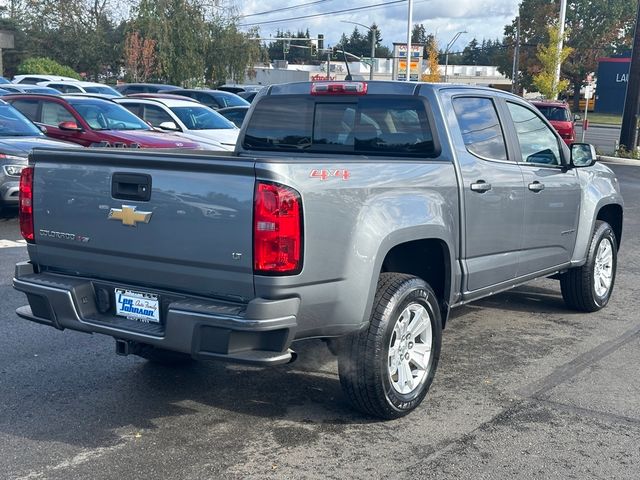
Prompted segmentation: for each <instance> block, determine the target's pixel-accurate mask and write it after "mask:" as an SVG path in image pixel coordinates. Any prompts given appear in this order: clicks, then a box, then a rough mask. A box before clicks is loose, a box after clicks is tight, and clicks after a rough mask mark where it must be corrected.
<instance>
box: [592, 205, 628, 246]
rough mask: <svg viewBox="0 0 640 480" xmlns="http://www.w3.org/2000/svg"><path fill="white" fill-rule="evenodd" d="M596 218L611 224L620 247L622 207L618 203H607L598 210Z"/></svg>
mask: <svg viewBox="0 0 640 480" xmlns="http://www.w3.org/2000/svg"><path fill="white" fill-rule="evenodd" d="M596 220H602V221H605V222H607V223H608V224H609V225H611V228H612V229H613V233H614V235H615V236H616V244H617V246H618V248H620V242H621V241H622V207H621V206H620V205H616V204H610V205H605V206H604V207H602V208H601V209H600V211H599V212H598V216H597V217H596Z"/></svg>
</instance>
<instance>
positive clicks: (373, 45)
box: [340, 20, 377, 80]
mask: <svg viewBox="0 0 640 480" xmlns="http://www.w3.org/2000/svg"><path fill="white" fill-rule="evenodd" d="M340 21H341V22H342V23H352V24H354V25H360V26H361V27H363V28H366V29H367V30H369V31H370V32H371V65H370V66H369V80H373V66H374V65H375V60H374V57H375V56H376V31H377V29H376V27H374V26H371V27H367V26H366V25H364V24H362V23H358V22H352V21H350V20H340Z"/></svg>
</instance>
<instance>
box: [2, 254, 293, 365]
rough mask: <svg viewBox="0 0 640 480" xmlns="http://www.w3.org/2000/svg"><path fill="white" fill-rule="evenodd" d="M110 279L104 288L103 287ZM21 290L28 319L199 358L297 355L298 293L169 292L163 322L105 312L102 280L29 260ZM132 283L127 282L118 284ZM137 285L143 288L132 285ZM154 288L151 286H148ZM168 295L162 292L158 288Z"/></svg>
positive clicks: (282, 359)
mask: <svg viewBox="0 0 640 480" xmlns="http://www.w3.org/2000/svg"><path fill="white" fill-rule="evenodd" d="M104 285H107V288H108V284H105V283H104V282H101V283H100V287H99V288H103V287H104ZM13 286H14V288H15V289H16V290H19V291H21V292H24V293H25V294H26V295H27V299H28V300H29V305H26V306H24V307H20V308H18V309H17V310H16V313H17V314H18V315H19V316H20V317H22V318H25V319H27V320H31V321H33V322H37V323H42V324H45V325H50V326H52V327H55V328H57V329H60V330H63V329H65V328H68V329H71V330H77V331H81V332H87V333H102V334H105V335H110V336H112V337H114V338H117V339H122V340H128V341H132V342H140V343H144V344H148V345H153V346H156V347H159V348H164V349H167V350H172V351H176V352H183V353H188V354H191V355H192V356H193V357H194V358H218V359H222V360H228V361H235V362H244V363H254V364H262V365H269V364H271V365H276V364H281V363H287V362H289V361H290V360H291V351H290V350H289V346H290V344H291V342H292V341H293V338H294V336H295V331H296V327H297V323H296V315H297V312H298V307H299V304H300V301H299V299H298V298H288V299H283V300H271V301H270V300H265V299H260V298H258V299H254V300H252V301H251V302H249V303H247V304H234V303H229V302H222V301H215V300H209V299H207V300H203V299H195V298H189V297H185V296H178V295H175V294H172V295H164V297H165V298H167V300H166V302H163V307H162V310H163V312H162V313H163V314H162V324H161V325H150V324H146V323H140V322H137V321H135V320H128V319H126V318H123V317H118V316H116V315H114V314H112V313H109V312H108V311H107V312H105V313H100V310H104V308H99V305H98V302H99V300H98V298H97V294H96V291H97V290H96V288H97V287H96V284H95V283H94V282H93V281H92V280H90V279H86V278H78V277H72V276H66V275H58V274H52V273H34V270H33V266H32V265H31V264H30V263H28V262H24V263H19V264H17V265H16V273H15V277H14V279H13ZM118 286H121V287H127V285H118ZM131 288H132V289H136V288H137V289H140V288H139V287H135V286H132V287H131ZM143 290H149V289H143ZM158 293H159V294H160V295H161V296H163V293H162V292H158Z"/></svg>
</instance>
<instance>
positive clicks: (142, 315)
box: [114, 288, 160, 325]
mask: <svg viewBox="0 0 640 480" xmlns="http://www.w3.org/2000/svg"><path fill="white" fill-rule="evenodd" d="M114 294H115V306H116V315H117V316H119V317H125V318H127V319H128V320H134V321H136V322H140V323H150V324H154V325H159V324H160V297H159V296H158V295H156V294H153V293H147V292H140V291H137V290H131V289H128V288H115V289H114Z"/></svg>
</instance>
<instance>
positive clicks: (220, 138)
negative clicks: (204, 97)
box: [113, 97, 240, 151]
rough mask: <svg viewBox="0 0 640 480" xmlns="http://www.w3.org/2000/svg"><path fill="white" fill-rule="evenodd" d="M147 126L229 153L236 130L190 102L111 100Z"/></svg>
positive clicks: (202, 106)
mask: <svg viewBox="0 0 640 480" xmlns="http://www.w3.org/2000/svg"><path fill="white" fill-rule="evenodd" d="M113 100H114V101H115V102H116V103H119V104H120V105H122V106H123V107H125V108H127V109H128V110H129V111H131V112H132V113H134V114H135V115H137V116H138V117H140V118H142V119H143V120H144V121H146V122H147V123H149V124H150V125H152V126H154V127H156V128H159V129H161V130H164V131H168V132H173V133H176V134H177V135H180V136H183V137H185V138H187V139H189V140H194V141H197V142H199V143H207V144H211V145H212V147H215V146H220V147H221V149H222V150H228V151H233V150H234V149H235V147H236V141H237V140H238V133H240V129H239V128H238V127H236V126H235V125H234V124H233V122H230V121H229V120H227V119H226V118H224V117H223V116H222V115H220V114H219V113H217V112H215V111H214V110H212V109H211V108H209V107H206V106H204V105H201V104H199V103H197V102H194V101H190V100H173V99H167V98H131V97H124V98H115V99H113Z"/></svg>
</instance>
